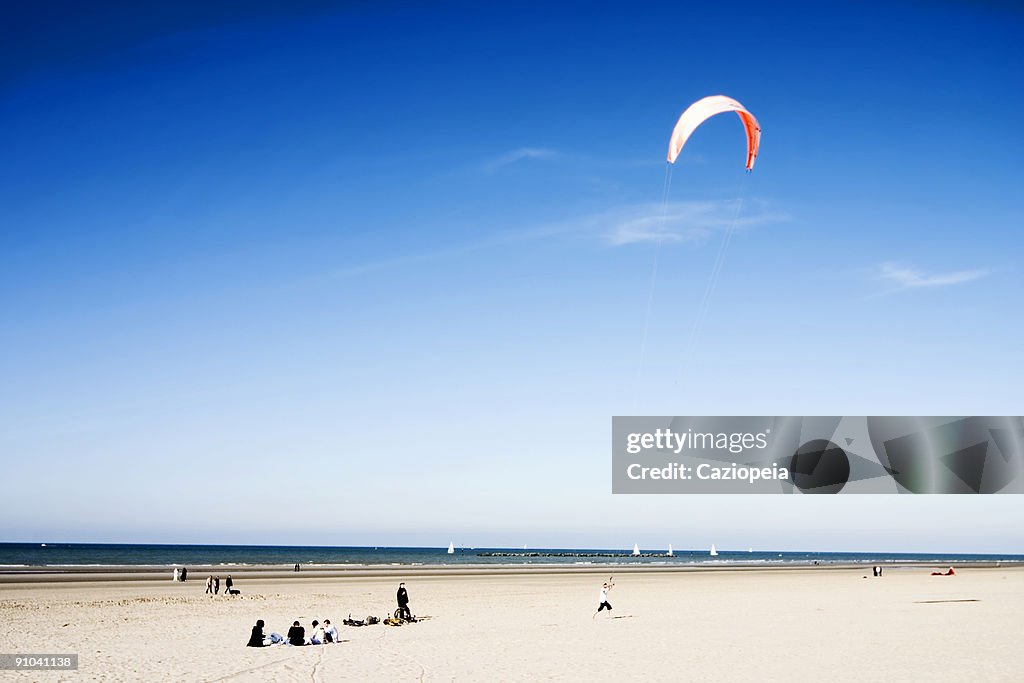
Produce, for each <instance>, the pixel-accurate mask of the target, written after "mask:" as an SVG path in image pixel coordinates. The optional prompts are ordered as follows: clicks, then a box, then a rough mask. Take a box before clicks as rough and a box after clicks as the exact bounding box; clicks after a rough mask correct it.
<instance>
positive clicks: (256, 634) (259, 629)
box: [245, 619, 263, 647]
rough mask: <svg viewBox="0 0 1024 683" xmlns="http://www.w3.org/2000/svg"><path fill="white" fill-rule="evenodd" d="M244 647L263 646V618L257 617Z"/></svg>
mask: <svg viewBox="0 0 1024 683" xmlns="http://www.w3.org/2000/svg"><path fill="white" fill-rule="evenodd" d="M245 646H246V647H263V620H262V619H259V620H258V621H257V622H256V625H255V626H253V627H252V635H250V636H249V642H248V643H246V644H245Z"/></svg>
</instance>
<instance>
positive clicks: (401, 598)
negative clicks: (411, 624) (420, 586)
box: [397, 582, 412, 621]
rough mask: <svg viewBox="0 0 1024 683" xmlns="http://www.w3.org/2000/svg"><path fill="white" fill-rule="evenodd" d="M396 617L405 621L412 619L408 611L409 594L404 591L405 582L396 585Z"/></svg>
mask: <svg viewBox="0 0 1024 683" xmlns="http://www.w3.org/2000/svg"><path fill="white" fill-rule="evenodd" d="M397 598H398V616H400V617H401V618H402V619H405V620H407V621H409V620H411V619H412V612H410V611H409V593H408V592H407V591H406V590H405V582H402V583H400V584H398V596H397Z"/></svg>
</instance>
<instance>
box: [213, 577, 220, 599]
mask: <svg viewBox="0 0 1024 683" xmlns="http://www.w3.org/2000/svg"><path fill="white" fill-rule="evenodd" d="M217 593H220V577H219V576H215V577H213V594H214V595H217Z"/></svg>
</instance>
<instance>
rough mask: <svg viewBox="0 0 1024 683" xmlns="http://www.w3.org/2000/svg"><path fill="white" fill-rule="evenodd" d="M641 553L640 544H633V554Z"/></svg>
mask: <svg viewBox="0 0 1024 683" xmlns="http://www.w3.org/2000/svg"><path fill="white" fill-rule="evenodd" d="M639 554H640V546H639V545H637V544H636V543H634V544H633V555H634V556H637V555H639Z"/></svg>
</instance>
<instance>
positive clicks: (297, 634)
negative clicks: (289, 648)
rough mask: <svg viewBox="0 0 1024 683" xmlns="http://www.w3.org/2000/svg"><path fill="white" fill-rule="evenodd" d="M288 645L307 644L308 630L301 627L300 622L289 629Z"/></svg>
mask: <svg viewBox="0 0 1024 683" xmlns="http://www.w3.org/2000/svg"><path fill="white" fill-rule="evenodd" d="M288 644H289V645H305V644H306V629H304V628H302V627H301V626H299V622H297V621H296V622H295V623H293V624H292V627H291V628H290V629H288Z"/></svg>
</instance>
